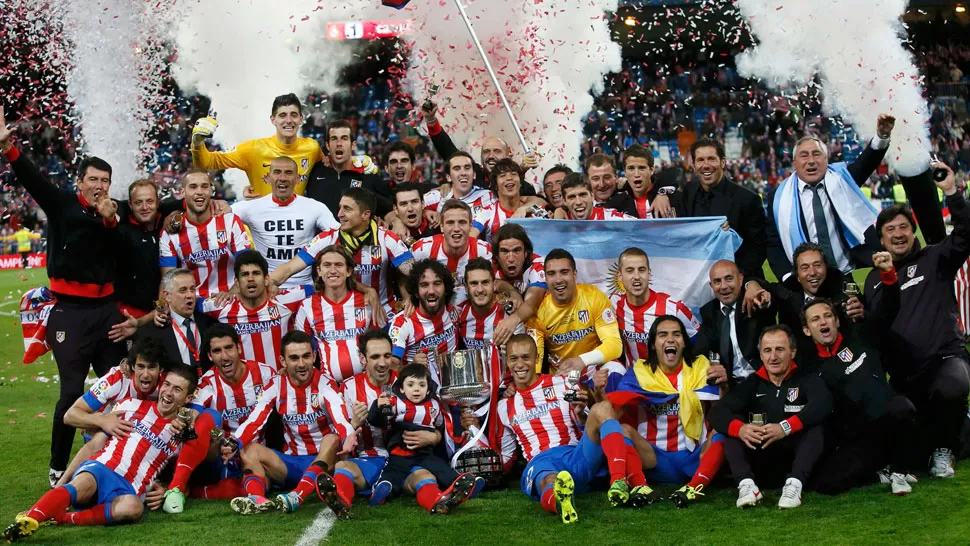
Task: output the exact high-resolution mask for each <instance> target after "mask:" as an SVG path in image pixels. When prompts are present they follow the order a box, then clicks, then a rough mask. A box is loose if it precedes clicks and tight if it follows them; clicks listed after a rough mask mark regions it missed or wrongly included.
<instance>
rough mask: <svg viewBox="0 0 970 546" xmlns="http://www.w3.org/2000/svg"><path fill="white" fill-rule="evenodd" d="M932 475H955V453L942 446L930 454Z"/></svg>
mask: <svg viewBox="0 0 970 546" xmlns="http://www.w3.org/2000/svg"><path fill="white" fill-rule="evenodd" d="M930 476H933V477H934V478H952V477H953V453H951V452H950V450H949V449H947V448H945V447H941V448H939V449H937V450H936V451H934V452H933V454H932V455H930Z"/></svg>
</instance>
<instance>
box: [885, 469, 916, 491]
mask: <svg viewBox="0 0 970 546" xmlns="http://www.w3.org/2000/svg"><path fill="white" fill-rule="evenodd" d="M889 481H890V483H891V484H892V487H893V495H909V494H910V493H912V492H913V486H911V485H909V482H908V481H906V476H904V475H902V474H900V473H899V472H893V473H892V475H890V477H889Z"/></svg>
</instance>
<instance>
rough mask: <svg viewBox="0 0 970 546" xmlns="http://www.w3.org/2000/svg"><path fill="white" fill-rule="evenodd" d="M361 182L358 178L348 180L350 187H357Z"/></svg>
mask: <svg viewBox="0 0 970 546" xmlns="http://www.w3.org/2000/svg"><path fill="white" fill-rule="evenodd" d="M361 184H362V182H361V181H360V180H351V181H350V187H351V188H359V187H360V185H361Z"/></svg>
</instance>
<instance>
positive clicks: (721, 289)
mask: <svg viewBox="0 0 970 546" xmlns="http://www.w3.org/2000/svg"><path fill="white" fill-rule="evenodd" d="M710 285H711V289H712V290H714V299H713V300H711V301H709V302H707V303H705V304H704V305H703V306H702V307H701V324H703V326H702V327H701V330H700V333H699V335H698V338H697V345H696V351H697V352H698V353H699V354H707V353H709V352H712V351H713V352H716V353H718V354H719V355H720V356H721V364H722V365H723V366H724V368H725V371H726V372H727V380H728V382H729V383H730V384H732V385H733V384H734V383H735V382H737V381H740V380H742V379H744V378H745V377H748V376H749V375H751V374H752V373H754V372H755V371H756V370H757V369H758V368H759V367H761V356H760V355H759V354H758V352H759V349H758V340H759V338H760V336H761V331H762V330H764V329H765V327H767V326H770V325H772V324H774V323H775V311H776V309H775V307H774V305H773V304H772V303H771V302H770V297H768V293H767V291H765V290H764V289H763V288H761V287H760V286H758V285H757V283H753V284H751V288H752V290H751V291H750V293H751V295H752V297H751V298H749V299H750V300H751V304H749V305H750V308H744V307H745V306H744V304H743V303H744V301H745V293H746V287H745V279H744V274H742V273H741V272H740V271H739V270H738V266H737V264H735V263H734V262H732V261H729V260H721V261H719V262H716V263H715V264H714V265H713V266H712V267H711V272H710ZM748 311H750V312H751V315H750V316H749V315H748Z"/></svg>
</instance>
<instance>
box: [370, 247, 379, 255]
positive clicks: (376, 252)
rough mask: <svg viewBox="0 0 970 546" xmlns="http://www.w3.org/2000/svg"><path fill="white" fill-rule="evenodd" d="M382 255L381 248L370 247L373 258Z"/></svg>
mask: <svg viewBox="0 0 970 546" xmlns="http://www.w3.org/2000/svg"><path fill="white" fill-rule="evenodd" d="M380 253H381V247H379V246H372V247H370V255H371V256H379V255H380Z"/></svg>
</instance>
